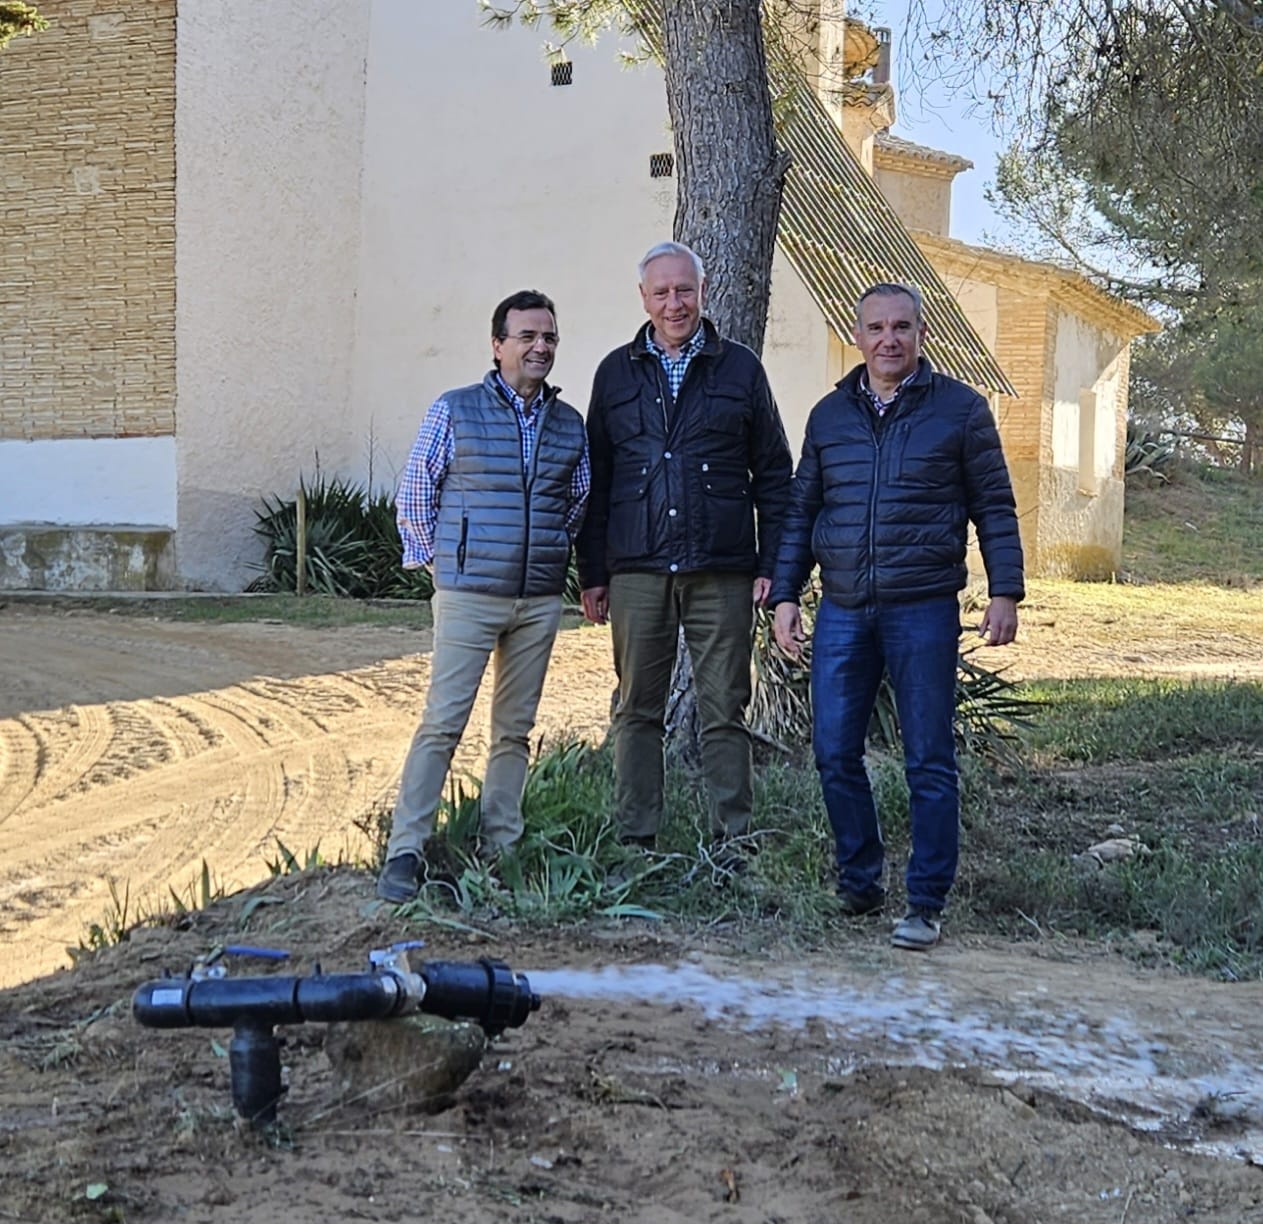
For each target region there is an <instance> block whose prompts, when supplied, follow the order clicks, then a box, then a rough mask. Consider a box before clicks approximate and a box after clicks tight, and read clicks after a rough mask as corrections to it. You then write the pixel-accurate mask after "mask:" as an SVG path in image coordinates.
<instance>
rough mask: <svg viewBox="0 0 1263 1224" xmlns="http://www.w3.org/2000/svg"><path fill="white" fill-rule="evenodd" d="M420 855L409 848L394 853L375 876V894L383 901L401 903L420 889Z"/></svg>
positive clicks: (414, 895) (409, 898) (411, 897)
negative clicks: (401, 852)
mask: <svg viewBox="0 0 1263 1224" xmlns="http://www.w3.org/2000/svg"><path fill="white" fill-rule="evenodd" d="M420 875H421V856H420V855H419V854H414V853H413V852H412V851H411V850H405V851H404V853H403V854H396V855H395V857H394V858H392V859H390V860H389V861H388V862H387V863H386V866H385V867H383V868H382V873H381V875H379V876H378V877H377V895H378V896H379V897H380V898H381V899H382V900H383V901H390V902H391V903H392V904H394V905H403V904H405V903H406V902H408V901H411V900H413V898H415V897H416V895H417V893H418V892H420V890H421V882H420Z"/></svg>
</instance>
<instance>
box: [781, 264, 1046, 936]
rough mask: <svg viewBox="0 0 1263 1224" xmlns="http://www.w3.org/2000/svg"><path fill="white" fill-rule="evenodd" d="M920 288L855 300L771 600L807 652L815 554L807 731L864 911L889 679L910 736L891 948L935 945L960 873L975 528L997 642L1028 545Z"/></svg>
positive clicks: (992, 439)
mask: <svg viewBox="0 0 1263 1224" xmlns="http://www.w3.org/2000/svg"><path fill="white" fill-rule="evenodd" d="M925 331H926V327H925V318H924V313H923V309H922V303H921V295H920V293H918V291H917V290H916V289H914V288H912V287H911V286H908V285H887V284H881V285H874V286H873V287H872V288H871V289H869V290H867V291H866V292H865V293H864V295H863V296H862V297H861V298H860V300H859V304H858V306H857V308H856V324H855V343H856V346H857V347H858V348H859V350H860V353H861V354H862V355H863V357H864V364H863V365H861V366H857V367H856V368H855V369H854V370H852V371H851V372H850V374H848V375H847V376H846V378H844V379H843V380H842V382H840V383H839V384H838V386H837V388H836V389H835V390H834V391H832V392H830V394H828V395H827V396H825V398H824V399H822V400H821V401H820V402H819V403H818V404H817V405H816V406H815V408H813V409H812V412H811V416H810V417H809V419H808V421H807V435H806V439H805V440H804V443H803V451H802V457H801V459H800V460H799V464H798V470H797V472H796V473H795V476H794V483H793V492H792V496H791V500H790V508H789V512H788V515H787V517H786V520H785V525H784V529H783V531H782V534H781V540H780V548H779V551H778V554H777V563H776V571H775V575H774V577H773V581H772V590H771V593H770V596H769V603H771V604H772V605H773V606H774V607H775V609H776V622H775V627H776V640H777V642H778V643H779V645H780V647H781V649H782V650H784V651H785V652H786V653H787V654H789V655H790V656H792V657H797V656H798V655H799V654H800V653H801V650H802V646H801V643H802V641H803V632H802V620H801V617H800V615H799V608H798V597H799V595H800V593H801V591H802V589H803V586H804V584H805V583H806V581H807V578H808V576H809V574H810V572H811V569H812V565H813V563H818V564H819V566H820V579H821V586H822V589H823V598H822V599H821V601H820V608H819V611H818V612H817V615H816V625H815V632H814V639H813V644H812V657H811V692H812V707H813V713H812V740H813V744H814V749H815V757H816V767H817V769H818V770H819V773H820V784H821V789H822V791H823V794H824V801H825V808H826V810H827V812H828V815H829V822H830V824H831V825H832V826H833V833H834V837H835V839H836V842H837V864H838V894H839V896H840V898H841V901H842V906H843V909H844V910H845V911H846V912H848V913H850V914H854V915H860V914H870V913H876V912H877V911H878V910H879V909H881V907H882V905H883V903H884V902H885V897H886V892H885V888H884V887H883V884H882V872H883V863H884V844H883V841H882V835H881V827H880V825H879V823H878V819H877V812H876V808H875V806H874V803H873V795H872V790H871V788H870V786H869V780H868V774H867V772H866V770H865V767H864V745H865V737H866V734H867V730H868V724H869V719H870V718H871V716H872V712H873V704H874V702H875V701H876V698H877V690H878V687H879V685H880V683H881V679H882V674H883V672H884V671H888V672H889V673H890V679H891V684H892V686H893V688H894V693H895V704H896V708H897V712H898V715H899V723H900V729H901V732H902V736H903V742H904V761H905V769H906V773H907V778H908V789H909V792H910V800H909V803H910V817H911V826H912V854H911V857H910V858H909V860H908V870H907V886H908V910H907V913H906V914H905V916H904V918H903V919H902V920H901V921H900V922H899V924H898V925H897V926H896V927H895V930H894V934H893V936H892V942H893V943H894V945H895V946H896V947H900V948H912V949H927V948H931V947H933V946H934V944H936V943H937V942H938V939H939V931H940V918H941V914H942V911H943V907H944V905H945V903H946V901H947V894H948V892H949V891H950V889H951V886H952V883H953V881H954V879H955V876H956V862H957V856H958V841H959V815H960V804H959V794H958V777H957V767H956V742H955V731H954V725H953V720H954V715H955V697H956V665H957V657H958V653H959V640H960V629H961V626H960V605H959V599H958V592H959V591H960V590H961V588H962V587H964V585H965V582H966V579H967V576H968V574H967V569H966V563H965V550H966V532H967V528H968V524H969V523H970V522H972V523H973V524H974V527H975V529H976V531H977V536H978V545H979V548H980V549H981V552H982V559H983V563H984V565H985V566H986V571H987V579H988V584H989V588H990V597H991V598H990V603H989V605H988V607H987V610H986V613H985V614H984V616H983V618H982V624H981V626H980V629H979V632H980V633H981V636H982V638H983V640H984V641H985V642H986V643H987V644H988V645H991V646H1002V645H1004V644H1006V643H1008V642H1011V641H1012V640H1013V638H1014V636H1015V635H1016V633H1017V605H1018V602H1019V601H1020V600H1021V598H1022V596H1023V594H1024V585H1023V574H1022V543H1021V539H1020V537H1019V534H1018V525H1017V512H1016V508H1015V504H1014V500H1013V488H1012V485H1011V483H1010V481H1009V473H1008V468H1007V466H1006V465H1005V462H1004V454H1003V452H1002V450H1001V448H1000V436H999V433H998V432H997V430H996V425H995V421H994V419H993V418H992V415H991V412H990V409H989V408H988V407H987V403H986V401H985V400H984V399H983V398H982V396H981V395H979V394H978V393H977V392H976V391H974V390H973V389H972V388H970V387H968V386H966V385H965V384H964V383H961V382H958V381H957V380H956V379H954V378H948V377H946V376H945V375H942V374H937V373H935V372H934V371H933V370H932V369H931V367H930V364H929V362H928V361H926V360H925V358H924V357H922V356H921V346H922V344H923V342H924V339H925Z"/></svg>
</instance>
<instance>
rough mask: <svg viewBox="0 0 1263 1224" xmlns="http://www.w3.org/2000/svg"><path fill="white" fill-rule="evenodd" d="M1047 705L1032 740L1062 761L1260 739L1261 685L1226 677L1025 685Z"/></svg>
mask: <svg viewBox="0 0 1263 1224" xmlns="http://www.w3.org/2000/svg"><path fill="white" fill-rule="evenodd" d="M1022 691H1023V693H1024V694H1026V695H1028V696H1030V697H1033V698H1035V699H1037V700H1039V701H1041V702H1044V703H1046V705H1047V708H1046V709H1045V710H1044V711H1043V713H1042V715H1041V717H1039V718H1038V719H1036V720H1033V722H1032V728H1033V729H1032V732H1031V735H1030V744H1031V746H1032V747H1033V748H1034V749H1035V750H1036V751H1037V752H1042V753H1044V754H1046V755H1048V756H1050V757H1052V758H1054V759H1058V760H1061V761H1076V762H1089V763H1094V764H1099V763H1102V762H1105V761H1156V760H1162V759H1169V758H1170V757H1171V756H1172V755H1173V754H1178V753H1186V752H1190V751H1194V750H1196V749H1200V748H1215V747H1220V746H1223V745H1225V744H1232V743H1237V742H1243V741H1244V742H1253V743H1259V742H1260V739H1259V737H1260V730H1261V729H1263V685H1260V684H1251V683H1244V682H1236V681H1229V680H1218V681H1213V680H1207V681H1197V682H1190V681H1186V680H1179V679H1153V680H1142V679H1125V680H1063V681H1051V682H1041V683H1037V684H1029V685H1025V686H1023V690H1022Z"/></svg>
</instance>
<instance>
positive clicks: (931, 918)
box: [890, 905, 941, 952]
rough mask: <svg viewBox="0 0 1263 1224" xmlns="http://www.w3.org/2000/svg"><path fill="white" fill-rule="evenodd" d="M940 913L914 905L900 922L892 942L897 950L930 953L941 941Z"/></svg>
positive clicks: (891, 937) (891, 939) (892, 936)
mask: <svg viewBox="0 0 1263 1224" xmlns="http://www.w3.org/2000/svg"><path fill="white" fill-rule="evenodd" d="M940 924H941V919H940V911H938V910H932V909H926V908H925V907H924V906H920V905H914V906H912V907H911V908H909V910H908V912H907V913H906V914H905V915H904V916H903V917H902V918H901V919H900V920H899V922H898V924H897V925H896V927H895V929H894V932H893V933H892V934H891V936H890V942H891V943H892V944H893V945H894V946H895V947H896V948H908V949H910V950H911V951H913V952H928V951H929V950H930V949H931V948H932V947H934V945H935V944H936V943H938V941H939V929H940Z"/></svg>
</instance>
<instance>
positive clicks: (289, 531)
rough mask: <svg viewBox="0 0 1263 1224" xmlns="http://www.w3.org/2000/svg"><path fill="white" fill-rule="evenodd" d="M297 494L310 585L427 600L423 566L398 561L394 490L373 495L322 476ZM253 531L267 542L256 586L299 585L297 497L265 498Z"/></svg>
mask: <svg viewBox="0 0 1263 1224" xmlns="http://www.w3.org/2000/svg"><path fill="white" fill-rule="evenodd" d="M298 487H299V493H300V495H301V496H302V497H303V498H304V499H305V501H306V512H307V513H306V520H307V546H306V563H305V565H304V574H305V580H306V582H305V585H306V589H307V590H309V591H312V592H314V593H316V594H321V595H342V596H349V597H351V598H354V599H429V598H430V596H431V595H432V594H433V593H434V586H433V583H432V582H431V580H430V575H429V574H428V573H427V572H426V571H425V570H405V569H404V568H403V567H402V566H401V565H400V563H399V558H400V554H401V552H402V547H403V546H402V543H401V541H400V538H399V528H398V526H397V525H396V523H395V498H394V494H393V493H389V492H381V493H375V494H370V493H369V492H368V491H367V490H366V489H365V488H364V486H363V485H359V484H355V483H353V482H351V481H347V480H342V479H340V478H336V477H335V478H333V479H327V478H325V477H324V476H320V475H317V477H316V479H315V481H314V482H313V483H312V484H311V485H308V484H306V483H305V482H304V481H303V480H302V479H301V478H300V480H299V486H298ZM256 516H257V518H258V522H257V523H256V524H255V528H254V530H255V532H256V533H257V534H258V535H260V536H262V537H263V539H264V540H265V541H266V542H267V553H266V555H265V556H264V559H263V563H262V565H261V567H260V568H262V570H263V576H262V577H261V578H259V579H256V581H255V582H253V583H252V584H251V589H252V590H264V591H294V590H297V587H298V583H297V578H298V499H297V498H292V499H290V500H288V501H287V500H285V499H283V498H280V497H270V498H266V497H265V498H264V499H263V508H262V509H261V510H259V511H257V512H256Z"/></svg>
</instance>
